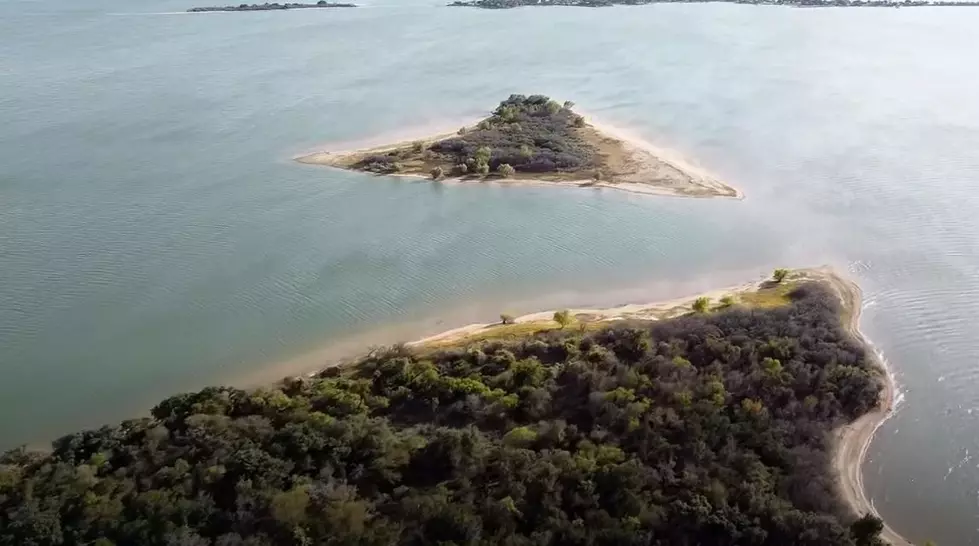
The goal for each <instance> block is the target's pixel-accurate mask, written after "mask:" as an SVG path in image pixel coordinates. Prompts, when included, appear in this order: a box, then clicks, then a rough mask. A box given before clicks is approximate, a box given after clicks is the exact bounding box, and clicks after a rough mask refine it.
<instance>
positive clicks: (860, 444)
mask: <svg viewBox="0 0 979 546" xmlns="http://www.w3.org/2000/svg"><path fill="white" fill-rule="evenodd" d="M823 272H824V273H825V278H826V279H827V280H828V281H829V283H830V284H831V285H832V286H833V288H834V289H835V290H836V291H837V292H838V293H839V296H840V299H841V301H842V303H843V306H844V309H847V310H848V311H849V316H848V317H847V320H846V322H845V325H844V326H845V328H846V330H847V332H849V333H850V335H852V336H853V337H854V338H856V339H857V341H859V342H860V343H861V344H862V345H863V346H865V347H866V348H867V349H868V350H870V353H871V358H872V359H874V364H875V365H876V366H877V367H878V368H879V369H880V370H881V372H882V373H883V376H884V392H883V393H882V396H881V400H880V403H879V404H878V406H877V407H876V408H874V409H873V410H871V411H870V412H868V413H866V414H864V415H862V416H860V417H859V418H858V419H857V420H856V421H854V422H852V423H849V424H847V425H844V426H843V427H841V428H840V429H839V430H838V431H837V438H836V441H837V444H836V446H835V449H834V455H833V470H834V472H836V473H837V475H838V476H839V485H840V494H841V495H842V496H843V499H844V501H845V502H846V503H847V505H849V506H850V509H851V510H852V511H853V512H854V513H855V514H856V515H863V514H872V515H874V516H876V517H878V518H880V514H879V513H878V512H877V509H876V508H875V507H874V503H873V501H872V500H871V499H870V498H869V497H868V496H867V490H866V489H865V487H864V484H863V465H864V462H865V461H866V458H867V452H868V451H869V450H870V445H871V443H872V442H873V439H874V436H875V435H876V433H877V430H878V429H880V427H881V426H882V425H883V424H884V423H885V422H887V420H888V419H890V418H891V417H892V416H893V415H894V410H895V406H896V401H897V400H898V398H897V395H898V392H897V385H896V382H895V380H894V376H893V375H892V374H891V372H890V370H889V369H888V367H887V365H886V363H885V360H884V358H883V357H882V356H881V354H880V353H879V352H878V351H877V350H876V349H875V347H874V345H873V344H872V343H871V342H870V340H869V339H867V336H866V335H864V333H863V332H861V331H860V314H861V311H862V302H863V291H862V290H861V289H860V286H859V285H857V284H856V283H855V282H853V281H850V280H847V279H845V278H843V277H842V276H840V275H838V274H837V273H836V272H834V271H831V270H823ZM881 521H882V522H883V525H884V528H883V530H882V531H881V533H880V538H882V539H883V540H884V541H885V542H887V543H888V544H891V545H893V546H903V545H907V544H913V542H911V541H910V540H908V539H907V538H905V537H904V536H902V535H900V534H899V533H898V532H897V531H895V530H894V529H893V528H892V527H890V526H889V525H888V524H887V522H886V521H884V520H883V518H881Z"/></svg>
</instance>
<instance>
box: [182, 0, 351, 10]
mask: <svg viewBox="0 0 979 546" xmlns="http://www.w3.org/2000/svg"><path fill="white" fill-rule="evenodd" d="M355 7H357V4H339V3H333V2H327V1H326V0H320V1H319V2H317V3H315V4H294V3H286V4H279V3H277V2H276V3H273V4H268V3H265V4H239V5H237V6H209V7H200V8H190V9H189V10H187V11H188V12H190V13H206V12H212V11H276V10H286V9H304V8H355Z"/></svg>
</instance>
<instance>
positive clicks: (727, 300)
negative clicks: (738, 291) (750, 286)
mask: <svg viewBox="0 0 979 546" xmlns="http://www.w3.org/2000/svg"><path fill="white" fill-rule="evenodd" d="M720 302H721V307H723V308H728V307H731V306H732V305H734V304H735V303H737V300H735V299H734V296H732V295H730V294H728V295H726V296H723V297H722V298H721V300H720Z"/></svg>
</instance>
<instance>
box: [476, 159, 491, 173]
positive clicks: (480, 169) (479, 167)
mask: <svg viewBox="0 0 979 546" xmlns="http://www.w3.org/2000/svg"><path fill="white" fill-rule="evenodd" d="M476 172H477V173H479V174H481V175H483V176H486V175H488V174H489V172H490V168H489V164H488V163H484V162H482V161H477V162H476Z"/></svg>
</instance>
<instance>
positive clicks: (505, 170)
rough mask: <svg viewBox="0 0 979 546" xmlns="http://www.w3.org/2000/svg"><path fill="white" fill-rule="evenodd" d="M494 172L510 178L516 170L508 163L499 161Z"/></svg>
mask: <svg viewBox="0 0 979 546" xmlns="http://www.w3.org/2000/svg"><path fill="white" fill-rule="evenodd" d="M496 172H498V173H500V176H502V177H503V178H510V177H511V176H513V175H514V174H515V173H516V172H517V170H516V169H514V168H513V167H512V166H511V165H510V164H509V163H500V165H499V166H498V167H497V168H496Z"/></svg>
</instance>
